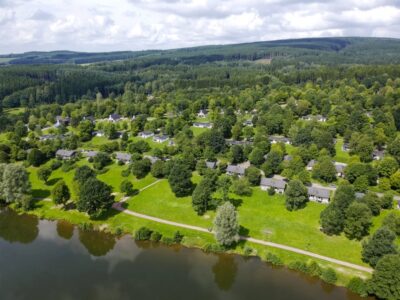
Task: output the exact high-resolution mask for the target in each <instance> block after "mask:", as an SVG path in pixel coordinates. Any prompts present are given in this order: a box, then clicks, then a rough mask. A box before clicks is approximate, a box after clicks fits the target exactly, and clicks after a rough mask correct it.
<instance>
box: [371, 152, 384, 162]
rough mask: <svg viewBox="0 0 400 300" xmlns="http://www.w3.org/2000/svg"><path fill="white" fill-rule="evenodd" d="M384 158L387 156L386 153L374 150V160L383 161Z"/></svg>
mask: <svg viewBox="0 0 400 300" xmlns="http://www.w3.org/2000/svg"><path fill="white" fill-rule="evenodd" d="M383 156H385V151H381V150H374V151H373V152H372V158H373V159H374V160H381V159H382V158H383Z"/></svg>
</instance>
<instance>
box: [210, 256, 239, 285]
mask: <svg viewBox="0 0 400 300" xmlns="http://www.w3.org/2000/svg"><path fill="white" fill-rule="evenodd" d="M212 271H213V273H214V281H215V283H216V284H217V285H218V287H219V288H220V289H221V290H224V291H228V290H229V289H230V288H231V287H232V285H233V283H234V282H235V278H236V273H237V271H238V265H237V262H236V261H235V256H233V255H218V261H217V263H216V264H215V265H214V266H213V267H212Z"/></svg>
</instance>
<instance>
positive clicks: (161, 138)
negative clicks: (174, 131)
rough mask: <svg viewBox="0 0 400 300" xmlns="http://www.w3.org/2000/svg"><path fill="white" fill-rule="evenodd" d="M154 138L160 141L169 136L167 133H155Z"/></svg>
mask: <svg viewBox="0 0 400 300" xmlns="http://www.w3.org/2000/svg"><path fill="white" fill-rule="evenodd" d="M154 139H156V140H160V141H166V140H168V139H169V136H168V135H157V136H155V137H154Z"/></svg>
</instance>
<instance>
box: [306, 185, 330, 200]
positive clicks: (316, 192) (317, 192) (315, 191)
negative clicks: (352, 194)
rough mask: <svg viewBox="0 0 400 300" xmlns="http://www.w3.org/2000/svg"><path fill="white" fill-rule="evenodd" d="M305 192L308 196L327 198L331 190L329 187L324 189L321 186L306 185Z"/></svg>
mask: <svg viewBox="0 0 400 300" xmlns="http://www.w3.org/2000/svg"><path fill="white" fill-rule="evenodd" d="M307 193H308V195H309V196H314V197H320V198H329V197H330V195H331V191H330V190H329V189H325V188H322V187H308V188H307Z"/></svg>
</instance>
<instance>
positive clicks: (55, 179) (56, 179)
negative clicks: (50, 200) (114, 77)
mask: <svg viewBox="0 0 400 300" xmlns="http://www.w3.org/2000/svg"><path fill="white" fill-rule="evenodd" d="M60 180H61V178H52V179H50V180H48V181H47V182H46V185H55V184H56V183H57V182H58V181H60Z"/></svg>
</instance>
